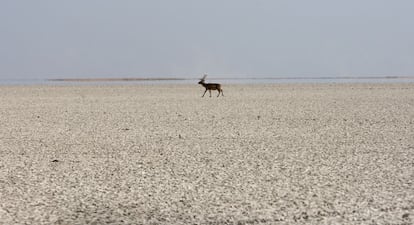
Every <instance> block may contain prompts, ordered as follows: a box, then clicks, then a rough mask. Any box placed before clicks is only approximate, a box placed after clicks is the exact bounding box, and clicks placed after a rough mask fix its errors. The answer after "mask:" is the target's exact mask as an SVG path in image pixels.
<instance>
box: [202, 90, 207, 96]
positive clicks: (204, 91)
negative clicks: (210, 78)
mask: <svg viewBox="0 0 414 225" xmlns="http://www.w3.org/2000/svg"><path fill="white" fill-rule="evenodd" d="M206 92H207V89H206V90H205V91H204V94H203V96H201V97H204V95H205V94H206Z"/></svg>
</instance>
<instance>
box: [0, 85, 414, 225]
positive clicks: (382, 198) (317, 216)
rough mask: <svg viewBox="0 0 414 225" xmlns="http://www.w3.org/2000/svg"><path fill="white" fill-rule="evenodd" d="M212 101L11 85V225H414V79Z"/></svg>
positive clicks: (2, 116)
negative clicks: (413, 224)
mask: <svg viewBox="0 0 414 225" xmlns="http://www.w3.org/2000/svg"><path fill="white" fill-rule="evenodd" d="M203 91H204V90H203V89H202V87H200V86H197V85H123V86H121V85H119V86H111V85H103V86H87V85H85V86H14V87H12V86H1V87H0V156H1V158H0V199H1V201H0V224H412V223H414V154H413V153H414V84H413V83H411V84H279V85H225V86H224V95H225V97H220V98H216V97H215V96H214V97H212V98H209V97H208V93H207V94H206V96H207V97H204V98H201V95H202V93H203ZM213 94H215V93H213Z"/></svg>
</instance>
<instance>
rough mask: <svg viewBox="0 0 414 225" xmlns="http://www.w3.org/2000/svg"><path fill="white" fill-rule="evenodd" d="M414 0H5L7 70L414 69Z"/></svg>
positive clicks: (343, 72)
mask: <svg viewBox="0 0 414 225" xmlns="http://www.w3.org/2000/svg"><path fill="white" fill-rule="evenodd" d="M413 12H414V1H412V0H302V1H299V0H285V1H278V0H255V1H253V0H208V1H207V0H206V1H196V0H174V1H172V0H163V1H162V0H148V1H140V0H122V1H118V0H65V1H64V0H36V1H34V0H0V78H3V79H8V78H30V79H31V78H63V77H65V78H67V77H73V78H81V77H150V76H156V77H161V76H166V77H172V76H176V77H198V76H200V75H201V74H202V73H204V72H207V73H209V74H211V75H213V76H216V77H218V76H226V77H229V76H240V77H242V76H249V77H255V76H256V77H269V76H348V75H352V76H355V75H359V76H360V75H367V76H372V75H380V76H381V75H414V13H413Z"/></svg>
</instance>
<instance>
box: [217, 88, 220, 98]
mask: <svg viewBox="0 0 414 225" xmlns="http://www.w3.org/2000/svg"><path fill="white" fill-rule="evenodd" d="M217 91H218V95H217V98H218V97H219V96H220V89H217Z"/></svg>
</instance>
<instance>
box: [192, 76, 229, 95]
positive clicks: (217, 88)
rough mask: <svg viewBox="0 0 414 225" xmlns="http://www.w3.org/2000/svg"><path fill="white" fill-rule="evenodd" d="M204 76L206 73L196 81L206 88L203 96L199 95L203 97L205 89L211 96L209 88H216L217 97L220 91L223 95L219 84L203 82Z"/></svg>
mask: <svg viewBox="0 0 414 225" xmlns="http://www.w3.org/2000/svg"><path fill="white" fill-rule="evenodd" d="M206 77H207V75H204V77H203V78H201V79H200V82H198V84H201V85H203V87H205V88H206V90H205V91H204V94H203V96H201V97H204V95H205V94H206V92H207V90H208V91H209V92H210V97H211V90H217V91H218V95H217V97H219V96H220V93H221V95H222V96H224V94H223V89H221V84H217V83H205V82H204V81H205V79H206Z"/></svg>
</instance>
